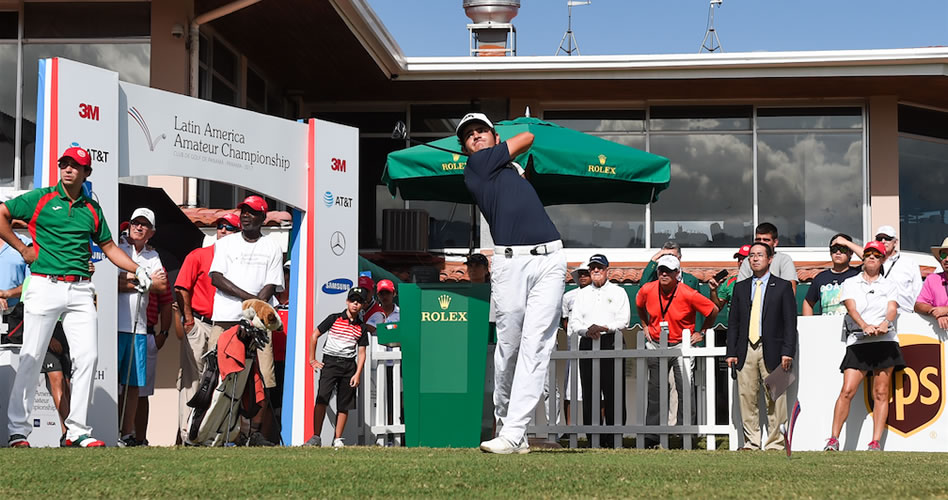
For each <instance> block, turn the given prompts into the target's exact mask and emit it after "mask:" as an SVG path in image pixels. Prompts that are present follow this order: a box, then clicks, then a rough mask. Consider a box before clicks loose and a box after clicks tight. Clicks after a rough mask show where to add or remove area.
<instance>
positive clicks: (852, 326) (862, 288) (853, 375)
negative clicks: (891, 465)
mask: <svg viewBox="0 0 948 500" xmlns="http://www.w3.org/2000/svg"><path fill="white" fill-rule="evenodd" d="M862 261H863V265H862V273H860V274H857V275H856V276H853V277H852V278H849V279H848V280H846V281H844V282H843V286H842V293H841V297H840V298H841V300H842V301H843V304H844V305H845V306H846V311H847V316H846V318H845V323H844V327H843V329H844V334H845V335H846V355H845V356H844V357H843V362H842V363H841V364H840V365H839V370H840V371H841V372H843V388H842V389H841V390H840V392H839V398H837V399H836V408H835V410H834V411H833V429H832V432H833V434H832V436H830V438H829V439H828V440H827V443H826V447H825V448H823V450H824V451H839V433H840V431H842V428H843V422H845V421H846V418H847V417H848V416H849V406H850V404H851V403H852V399H853V397H854V396H855V395H856V391H857V390H858V389H859V383H860V382H862V380H863V379H864V378H865V377H866V374H867V373H869V372H871V373H872V374H873V378H872V401H873V408H872V441H871V442H870V443H869V451H882V446H881V444H880V443H879V440H880V439H881V438H882V431H883V430H885V425H886V420H887V419H888V416H889V391H890V390H891V388H890V384H891V381H892V372H893V371H895V369H896V368H903V367H905V360H903V359H902V351H901V349H900V348H899V339H898V337H897V336H896V331H895V317H896V316H897V315H898V307H899V306H898V302H896V299H897V297H898V289H897V288H896V286H895V284H894V282H892V281H886V279H885V277H884V276H882V274H881V272H880V271H881V269H882V263H883V262H884V261H885V247H884V246H883V244H882V243H880V242H878V241H870V242H869V243H867V244H866V248H865V250H864V251H863V257H862Z"/></svg>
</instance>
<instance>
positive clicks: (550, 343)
mask: <svg viewBox="0 0 948 500" xmlns="http://www.w3.org/2000/svg"><path fill="white" fill-rule="evenodd" d="M555 243H556V244H557V245H556V247H554V248H559V247H561V246H562V245H561V244H559V242H558V241H557V242H555ZM551 246H552V245H551ZM541 247H542V246H541ZM507 248H510V249H511V250H512V252H511V253H512V255H511V256H510V257H507V256H506V255H505V250H506V249H507ZM533 248H536V246H535V245H529V246H515V247H500V248H497V249H495V250H494V256H493V260H492V265H491V296H492V299H493V300H494V303H495V304H496V308H497V347H496V349H495V351H494V416H495V417H496V418H497V429H499V430H500V432H499V434H500V436H502V437H504V438H506V439H507V440H509V441H511V442H513V443H520V442H521V441H522V440H523V439H524V436H525V434H526V430H527V424H528V423H529V422H530V418H531V415H532V413H533V411H534V409H535V408H536V406H537V402H539V400H540V397H541V396H542V395H543V388H544V386H545V385H546V371H547V367H548V366H549V364H550V353H552V352H553V347H555V345H556V329H557V327H558V326H559V324H560V315H561V314H562V303H563V289H564V288H565V286H566V257H565V256H564V255H563V251H562V250H561V249H557V250H555V251H552V252H551V253H548V254H545V255H531V253H530V250H531V249H533Z"/></svg>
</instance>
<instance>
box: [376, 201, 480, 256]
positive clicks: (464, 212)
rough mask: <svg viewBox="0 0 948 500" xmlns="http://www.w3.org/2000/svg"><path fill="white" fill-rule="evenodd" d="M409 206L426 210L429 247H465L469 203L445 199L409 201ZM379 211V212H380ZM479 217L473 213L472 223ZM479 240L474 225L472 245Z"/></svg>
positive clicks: (467, 233)
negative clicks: (450, 201)
mask: <svg viewBox="0 0 948 500" xmlns="http://www.w3.org/2000/svg"><path fill="white" fill-rule="evenodd" d="M409 206H410V207H411V208H421V209H424V210H427V211H428V247H429V248H467V246H468V245H469V244H470V241H471V205H469V204H466V203H449V202H446V201H414V200H413V201H411V202H409ZM380 213H381V212H380ZM479 219H480V213H475V215H474V223H475V224H477V220H479ZM478 241H480V236H479V233H478V232H477V228H476V226H475V233H474V246H477V245H478Z"/></svg>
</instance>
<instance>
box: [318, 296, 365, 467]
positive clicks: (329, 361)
mask: <svg viewBox="0 0 948 500" xmlns="http://www.w3.org/2000/svg"><path fill="white" fill-rule="evenodd" d="M368 296H369V291H368V290H366V289H365V288H362V287H354V288H351V289H350V290H349V295H348V297H346V309H345V310H344V311H342V312H340V313H335V314H330V315H329V316H327V317H326V319H324V320H323V322H322V323H320V324H319V326H318V327H316V330H315V331H314V332H313V333H312V335H311V336H310V338H309V348H308V351H307V352H308V353H309V364H310V366H312V367H313V370H314V371H318V370H322V371H323V372H322V374H321V376H320V377H319V389H318V390H317V392H316V405H315V406H314V407H313V427H314V428H315V433H314V434H313V437H311V438H309V440H308V441H306V443H305V446H321V445H322V441H321V439H320V437H319V435H320V433H322V430H323V420H324V419H325V417H326V406H327V405H329V398H330V397H332V393H333V391H336V415H337V416H336V434H335V439H333V442H332V445H333V447H335V448H340V447H342V446H344V444H343V442H342V431H343V430H345V428H346V419H347V418H348V417H349V410H351V409H353V408H355V407H356V388H358V387H359V381H360V380H361V379H362V368H363V366H365V348H366V346H367V345H369V337H368V334H367V333H366V329H365V323H364V322H363V321H362V320H361V319H360V318H359V311H360V310H361V309H362V305H363V304H365V302H366V301H367V300H368ZM324 334H328V338H327V339H326V343H325V345H323V361H322V362H320V361H319V360H317V359H316V341H317V340H319V336H320V335H324Z"/></svg>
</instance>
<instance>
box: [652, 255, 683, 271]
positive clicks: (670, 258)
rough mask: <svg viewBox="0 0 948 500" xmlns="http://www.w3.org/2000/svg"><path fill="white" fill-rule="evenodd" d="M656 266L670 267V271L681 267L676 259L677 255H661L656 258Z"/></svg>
mask: <svg viewBox="0 0 948 500" xmlns="http://www.w3.org/2000/svg"><path fill="white" fill-rule="evenodd" d="M656 264H658V267H665V268H668V269H671V270H672V271H677V270H679V269H681V262H679V261H678V257H675V256H674V255H662V256H661V257H659V258H658V262H656Z"/></svg>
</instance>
